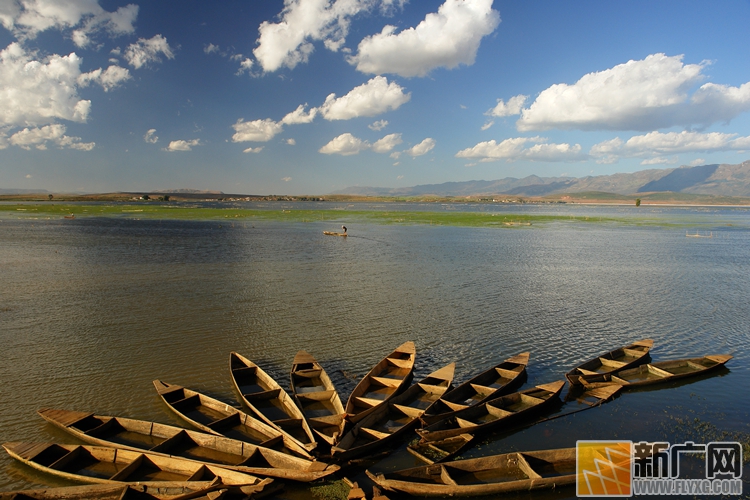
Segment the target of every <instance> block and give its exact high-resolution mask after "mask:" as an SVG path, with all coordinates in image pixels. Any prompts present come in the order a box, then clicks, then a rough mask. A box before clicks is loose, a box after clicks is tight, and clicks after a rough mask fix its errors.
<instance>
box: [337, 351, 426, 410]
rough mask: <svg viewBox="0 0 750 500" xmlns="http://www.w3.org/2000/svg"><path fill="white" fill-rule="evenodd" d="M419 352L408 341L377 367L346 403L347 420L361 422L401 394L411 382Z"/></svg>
mask: <svg viewBox="0 0 750 500" xmlns="http://www.w3.org/2000/svg"><path fill="white" fill-rule="evenodd" d="M416 355H417V351H416V348H415V347H414V342H411V341H408V342H404V343H403V344H401V345H400V346H398V347H397V348H396V350H395V351H393V352H392V353H390V354H389V355H388V356H386V357H385V358H383V359H382V360H381V361H379V362H378V364H376V365H375V366H374V367H373V368H372V370H370V371H369V372H368V373H367V375H365V376H364V377H363V378H362V380H360V381H359V383H358V384H357V386H356V387H355V388H354V390H353V391H352V393H351V394H350V395H349V399H348V400H347V402H346V408H345V410H346V418H347V420H349V422H352V423H357V422H359V421H360V420H362V419H363V418H365V417H366V416H367V415H369V414H370V413H372V412H373V411H375V409H376V408H378V407H379V406H380V405H383V404H385V403H386V402H387V401H388V400H389V399H390V398H392V397H393V396H395V395H396V394H398V393H399V392H401V391H402V390H403V389H404V388H405V387H406V385H407V384H408V383H409V381H410V380H411V377H412V371H413V370H414V360H415V358H416Z"/></svg>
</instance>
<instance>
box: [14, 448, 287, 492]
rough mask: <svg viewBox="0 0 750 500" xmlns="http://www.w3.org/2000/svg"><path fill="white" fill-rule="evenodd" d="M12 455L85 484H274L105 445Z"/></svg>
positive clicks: (21, 451) (23, 451) (26, 450)
mask: <svg viewBox="0 0 750 500" xmlns="http://www.w3.org/2000/svg"><path fill="white" fill-rule="evenodd" d="M3 448H5V451H7V452H8V454H9V455H10V456H11V457H13V458H15V459H16V460H19V461H21V462H23V463H25V464H26V465H29V466H31V467H34V468H35V469H38V470H41V471H44V472H46V473H49V474H53V475H55V476H58V477H61V478H64V479H68V480H71V481H77V482H83V483H120V484H129V483H133V484H139V485H146V486H153V487H162V488H169V487H183V486H184V487H191V486H190V485H195V486H194V488H195V489H201V488H208V487H210V486H212V485H215V484H216V483H214V482H213V481H215V480H216V478H220V481H221V484H224V485H243V486H251V487H255V488H254V490H255V492H260V491H262V490H263V488H265V487H266V486H267V485H269V484H271V483H272V482H273V479H270V478H266V479H259V478H257V477H255V476H252V475H250V474H245V473H243V472H238V471H234V470H229V469H224V468H222V467H217V466H215V465H208V464H202V463H199V462H193V461H190V460H184V459H181V458H176V457H170V456H162V455H155V454H153V453H144V452H140V451H131V450H124V449H121V448H111V447H104V446H89V445H76V444H56V443H29V442H14V443H5V444H3Z"/></svg>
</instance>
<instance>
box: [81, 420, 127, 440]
mask: <svg viewBox="0 0 750 500" xmlns="http://www.w3.org/2000/svg"><path fill="white" fill-rule="evenodd" d="M115 427H122V426H121V425H120V423H119V422H118V421H117V420H116V419H114V418H110V419H109V420H107V421H106V422H104V423H102V424H101V425H98V426H96V427H92V428H91V429H89V430H87V431H86V432H84V434H86V435H87V436H94V437H98V436H101V435H102V434H104V433H106V432H107V431H109V430H111V429H113V428H115Z"/></svg>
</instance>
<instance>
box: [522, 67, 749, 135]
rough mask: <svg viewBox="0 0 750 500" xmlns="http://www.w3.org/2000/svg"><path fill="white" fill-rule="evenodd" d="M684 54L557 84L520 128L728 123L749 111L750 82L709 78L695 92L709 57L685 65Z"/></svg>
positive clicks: (525, 113) (540, 98)
mask: <svg viewBox="0 0 750 500" xmlns="http://www.w3.org/2000/svg"><path fill="white" fill-rule="evenodd" d="M682 58H683V56H681V55H680V56H671V57H669V56H666V55H665V54H652V55H650V56H648V57H646V58H645V59H643V60H639V61H628V62H627V63H624V64H620V65H617V66H615V67H613V68H611V69H607V70H604V71H600V72H597V73H589V74H587V75H584V76H583V77H582V78H581V79H580V80H578V82H576V83H575V84H574V85H567V84H562V83H561V84H557V85H553V86H551V87H549V88H548V89H546V90H544V91H543V92H541V93H540V94H539V96H538V97H537V98H536V100H535V101H534V102H533V103H532V104H531V106H530V107H529V108H526V109H523V110H522V112H521V118H520V119H519V120H518V122H517V123H516V126H517V128H518V130H521V131H528V130H546V129H551V128H558V129H580V130H642V131H646V130H656V129H660V128H667V127H671V126H683V127H688V126H690V125H703V126H707V125H710V124H712V123H715V122H719V121H724V122H728V121H729V120H731V119H732V118H734V117H736V116H737V115H738V114H740V113H742V112H745V111H748V110H750V82H748V83H745V84H743V85H742V86H740V87H729V86H725V85H716V84H713V83H706V84H704V85H702V86H701V87H700V88H699V89H697V90H696V91H695V92H694V93H693V94H692V96H690V95H689V91H690V90H691V89H692V88H694V87H695V86H696V85H697V84H699V83H700V82H701V81H702V80H703V79H704V78H705V76H704V75H703V74H702V71H703V69H704V67H705V66H706V65H707V63H706V62H703V63H701V64H683V62H682Z"/></svg>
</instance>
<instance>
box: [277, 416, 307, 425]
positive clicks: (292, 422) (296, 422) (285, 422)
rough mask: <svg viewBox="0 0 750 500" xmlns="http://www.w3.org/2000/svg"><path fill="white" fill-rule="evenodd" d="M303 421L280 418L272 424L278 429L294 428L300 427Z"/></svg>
mask: <svg viewBox="0 0 750 500" xmlns="http://www.w3.org/2000/svg"><path fill="white" fill-rule="evenodd" d="M302 422H303V420H302V419H301V418H282V419H279V420H274V421H273V423H274V424H276V425H278V426H279V427H294V426H300V425H302Z"/></svg>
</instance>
